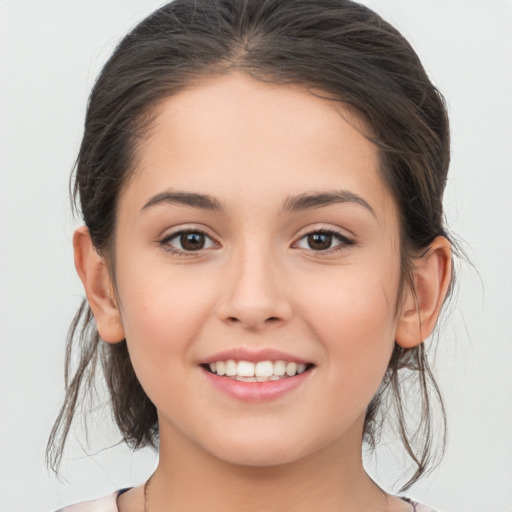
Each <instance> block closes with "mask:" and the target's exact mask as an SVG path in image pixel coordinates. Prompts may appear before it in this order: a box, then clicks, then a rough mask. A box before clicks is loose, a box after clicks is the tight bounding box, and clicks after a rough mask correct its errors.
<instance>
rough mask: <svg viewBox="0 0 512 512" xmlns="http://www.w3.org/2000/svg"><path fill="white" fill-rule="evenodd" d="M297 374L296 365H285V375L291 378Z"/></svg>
mask: <svg viewBox="0 0 512 512" xmlns="http://www.w3.org/2000/svg"><path fill="white" fill-rule="evenodd" d="M296 373H297V363H288V364H287V365H286V375H288V376H289V377H292V376H293V375H295V374H296Z"/></svg>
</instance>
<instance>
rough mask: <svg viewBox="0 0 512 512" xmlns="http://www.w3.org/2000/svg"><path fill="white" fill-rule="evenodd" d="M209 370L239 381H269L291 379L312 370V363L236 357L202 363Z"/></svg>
mask: <svg viewBox="0 0 512 512" xmlns="http://www.w3.org/2000/svg"><path fill="white" fill-rule="evenodd" d="M201 366H202V367H203V368H204V369H205V370H206V371H207V372H209V373H211V374H213V375H217V376H218V377H225V378H227V379H231V380H236V381H239V382H269V381H278V380H284V379H289V378H291V377H295V376H297V375H301V374H303V373H305V372H308V371H310V370H311V369H312V368H313V367H314V365H313V364H312V363H298V362H295V361H285V360H278V361H269V360H263V361H256V362H253V361H245V360H239V361H236V360H234V359H228V360H225V361H223V360H220V361H213V362H211V363H206V364H202V365H201Z"/></svg>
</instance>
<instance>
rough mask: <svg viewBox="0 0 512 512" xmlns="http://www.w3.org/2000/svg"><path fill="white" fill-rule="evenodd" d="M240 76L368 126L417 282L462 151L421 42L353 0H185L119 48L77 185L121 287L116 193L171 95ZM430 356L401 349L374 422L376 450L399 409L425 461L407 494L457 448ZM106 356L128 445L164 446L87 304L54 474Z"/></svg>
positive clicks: (97, 102) (51, 452)
mask: <svg viewBox="0 0 512 512" xmlns="http://www.w3.org/2000/svg"><path fill="white" fill-rule="evenodd" d="M232 72H239V73H244V74H246V75H248V76H250V77H252V78H254V79H256V80H260V81H265V82H271V83H276V84H283V85H286V84H298V85H301V86H304V87H306V88H308V89H309V90H311V91H312V92H313V93H315V94H317V93H319V91H321V94H322V95H325V97H328V98H329V99H332V100H334V101H339V102H341V103H343V104H344V105H345V106H347V107H348V108H349V109H350V110H353V111H355V112H356V113H357V115H358V116H359V117H360V119H361V120H362V121H363V122H364V123H365V125H366V126H367V127H368V129H369V134H367V136H368V138H369V139H370V140H372V141H373V142H374V143H375V144H376V145H377V146H378V148H379V152H380V161H381V173H382V178H383V180H384V182H385V184H386V185H387V187H388V188H389V190H390V192H391V194H392V196H393V198H394V199H395V201H396V203H397V205H398V210H399V214H400V226H401V247H400V257H401V262H400V263H401V274H402V278H401V279H402V281H401V284H402V285H401V287H400V293H399V296H400V297H401V292H402V291H403V288H404V286H406V285H409V286H412V283H413V281H412V271H413V269H412V267H411V265H412V261H413V259H414V257H415V256H418V255H419V254H421V252H422V251H424V250H425V249H426V248H427V247H428V246H429V244H430V243H431V242H432V241H433V240H434V239H435V238H436V237H437V236H445V237H448V235H447V232H446V230H445V228H444V224H443V207H442V197H443V191H444V187H445V184H446V176H447V171H448V165H449V159H450V150H449V144H450V141H449V128H448V117H447V113H446V108H445V104H444V100H443V98H442V96H441V94H440V93H439V92H438V90H437V89H436V88H435V87H434V86H433V85H432V83H431V82H430V80H429V79H428V76H427V74H426V73H425V71H424V69H423V67H422V65H421V63H420V61H419V58H418V56H417V55H416V53H415V52H414V50H413V49H412V48H411V46H410V45H409V43H408V42H407V41H406V40H405V39H404V38H403V36H402V35H401V34H400V33H399V32H398V31H397V30H396V29H394V28H393V27H392V26H391V25H390V24H388V23H387V22H386V21H384V20H383V19H382V18H381V17H380V16H378V15H377V14H375V13H374V12H373V11H371V10H370V9H368V8H366V7H364V6H362V5H360V4H358V3H355V2H351V1H349V0H175V1H174V2H172V3H170V4H167V5H165V6H164V7H162V8H160V9H159V10H157V11H156V12H154V13H153V14H152V15H150V16H149V17H148V18H146V19H145V20H143V21H142V22H141V23H140V24H139V25H138V26H136V27H135V28H134V29H133V30H132V32H130V33H129V34H128V35H127V36H126V37H125V38H124V39H123V40H122V41H121V42H120V43H119V45H118V46H117V48H116V50H115V51H114V53H113V55H112V57H111V58H110V59H109V60H108V62H107V63H106V64H105V66H104V68H103V70H102V71H101V73H100V75H99V77H98V79H97V81H96V84H95V86H94V88H93V90H92V93H91V96H90V98H89V103H88V109H87V116H86V121H85V131H84V135H83V140H82V144H81V147H80V151H79V155H78V159H77V164H76V167H75V174H74V182H73V198H74V201H75V203H77V202H79V203H80V210H81V212H82V216H83V220H84V222H85V224H86V225H87V227H88V229H89V233H90V236H91V238H92V241H93V244H94V246H95V247H96V250H97V251H98V253H99V254H100V255H101V256H102V257H104V258H105V259H106V260H107V262H108V264H109V270H110V271H111V275H112V276H113V277H114V282H115V264H114V261H115V254H114V244H113V241H114V238H115V223H116V208H117V201H118V199H119V196H120V194H121V193H122V191H123V187H125V186H126V184H127V183H128V182H129V180H130V177H131V175H132V174H133V172H134V169H135V168H136V164H137V149H138V148H139V145H140V144H143V142H144V136H145V134H147V131H148V130H149V129H150V127H151V122H152V120H153V119H154V115H155V113H156V111H157V107H158V105H159V103H160V102H161V101H163V100H165V99H166V98H168V97H170V96H173V95H175V94H177V93H178V92H180V91H182V90H184V89H185V88H187V87H191V86H193V85H194V84H195V83H196V82H197V81H198V80H200V79H201V78H204V77H206V76H210V75H222V74H228V73H232ZM400 297H399V298H398V299H397V300H398V302H397V304H398V303H399V302H400ZM425 352H426V350H425V346H424V344H423V343H422V344H420V345H419V346H418V347H415V348H412V349H403V348H401V347H399V346H398V345H396V344H395V349H394V351H393V354H392V357H391V359H390V362H389V365H388V369H387V371H386V375H385V378H384V380H383V382H382V385H381V387H380V389H379V391H378V392H377V394H376V395H375V397H374V399H373V400H372V402H371V403H370V405H369V407H368V409H367V414H366V418H365V425H364V431H365V438H366V440H367V442H368V443H369V444H370V446H375V442H376V437H377V435H378V431H379V428H380V425H381V423H382V421H383V418H384V416H383V410H382V404H383V403H385V402H386V400H387V401H390V403H392V404H393V406H392V407H393V408H394V410H395V412H396V425H397V429H398V432H399V434H400V438H401V440H402V443H403V445H404V448H405V451H406V452H407V453H408V455H409V457H410V458H411V460H412V461H413V463H414V465H415V467H416V469H415V472H414V474H413V475H412V477H411V478H410V479H409V480H408V481H407V482H406V483H405V484H404V486H403V488H402V489H406V488H408V487H409V486H410V485H411V484H412V483H414V482H415V481H416V480H417V479H418V478H419V477H420V476H421V475H422V474H424V473H425V472H426V471H427V470H428V468H429V466H431V465H432V462H433V460H434V459H435V458H436V453H442V451H443V450H444V428H443V429H442V433H441V439H442V443H441V447H440V448H439V449H438V451H437V452H436V450H435V449H434V437H435V436H434V432H433V428H432V417H433V408H434V405H433V403H438V404H439V405H438V408H439V409H440V411H441V416H442V423H443V427H444V426H445V422H446V419H445V414H444V406H443V403H442V399H441V395H440V393H439V389H438V387H437V384H436V382H435V380H434V378H433V375H432V372H431V370H430V367H429V365H428V360H427V357H426V353H425ZM76 353H77V354H78V355H77V362H76V365H75V364H74V357H75V355H74V354H76ZM99 365H100V366H101V370H102V373H103V375H104V378H105V380H106V383H107V387H108V390H109V394H110V400H111V406H112V410H113V414H114V418H115V421H116V423H117V425H118V427H119V430H120V431H121V433H122V436H123V439H124V441H125V442H126V443H127V444H128V445H130V446H132V447H133V448H140V447H143V446H148V445H152V446H156V445H157V443H158V424H157V414H156V409H155V407H154V405H153V404H152V403H151V401H150V400H149V398H148V397H147V395H146V394H145V392H144V391H143V389H142V387H141V385H140V383H139V381H138V380H137V377H136V375H135V372H134V370H133V367H132V365H131V362H130V358H129V354H128V350H127V347H126V341H122V342H120V343H118V344H106V343H103V342H102V341H101V340H100V337H99V334H98V331H97V329H96V326H95V322H94V317H93V315H92V312H91V310H90V308H89V307H88V305H87V303H86V302H85V301H84V302H83V303H82V305H81V306H80V309H79V311H78V312H77V315H76V317H75V319H74V321H73V323H72V325H71V327H70V331H69V335H68V340H67V348H66V375H65V381H66V389H67V391H66V398H65V402H64V405H63V406H62V409H61V411H60V413H59V416H58V418H57V421H56V423H55V425H54V427H53V430H52V432H51V435H50V439H49V443H48V447H47V461H48V463H49V465H50V466H51V467H52V468H53V469H54V470H55V471H57V469H58V466H59V463H60V460H61V458H62V452H63V448H64V445H65V442H66V438H67V436H68V434H69V431H70V428H71V423H72V420H73V417H74V415H75V412H76V410H77V404H78V403H79V402H80V397H81V396H83V395H85V394H87V393H88V392H89V391H90V389H91V386H92V383H93V381H94V379H95V378H96V376H97V373H98V366H99ZM73 368H74V369H73ZM411 375H412V376H413V378H414V379H415V382H416V383H417V387H418V390H419V397H418V398H419V403H420V407H419V410H420V416H419V417H418V418H417V421H416V424H415V425H410V421H409V418H407V415H406V413H405V409H404V400H405V399H404V391H403V390H404V386H405V385H406V381H407V380H408V379H410V378H411Z"/></svg>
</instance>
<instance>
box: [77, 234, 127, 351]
mask: <svg viewBox="0 0 512 512" xmlns="http://www.w3.org/2000/svg"><path fill="white" fill-rule="evenodd" d="M73 249H74V252H75V268H76V271H77V272H78V275H79V277H80V279H81V281H82V284H83V285H84V288H85V293H86V294H87V299H88V301H89V305H90V306H91V309H92V312H93V314H94V319H95V320H96V326H97V328H98V332H99V333H100V336H101V338H102V339H103V340H105V341H107V342H109V343H117V342H119V341H122V340H123V339H124V330H123V325H122V323H121V315H120V312H119V308H118V305H117V302H116V298H115V293H114V287H113V285H112V281H111V279H110V275H109V272H108V268H107V264H106V262H105V260H104V259H103V258H102V257H101V256H100V255H99V254H98V252H97V251H96V248H95V247H94V245H93V243H92V240H91V236H90V235H89V230H88V229H87V227H85V226H82V227H80V228H78V229H77V230H76V231H75V233H74V235H73Z"/></svg>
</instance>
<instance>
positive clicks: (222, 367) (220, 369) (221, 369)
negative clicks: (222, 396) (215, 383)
mask: <svg viewBox="0 0 512 512" xmlns="http://www.w3.org/2000/svg"><path fill="white" fill-rule="evenodd" d="M212 371H213V370H212ZM214 373H215V372H214ZM217 375H226V363H225V362H224V361H217Z"/></svg>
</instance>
